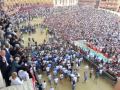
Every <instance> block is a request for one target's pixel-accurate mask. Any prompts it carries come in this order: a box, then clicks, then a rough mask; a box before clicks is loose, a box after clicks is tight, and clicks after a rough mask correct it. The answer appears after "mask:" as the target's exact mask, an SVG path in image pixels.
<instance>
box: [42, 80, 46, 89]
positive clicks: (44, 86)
mask: <svg viewBox="0 0 120 90" xmlns="http://www.w3.org/2000/svg"><path fill="white" fill-rule="evenodd" d="M46 87H47V83H46V81H44V82H43V83H42V89H43V90H46Z"/></svg>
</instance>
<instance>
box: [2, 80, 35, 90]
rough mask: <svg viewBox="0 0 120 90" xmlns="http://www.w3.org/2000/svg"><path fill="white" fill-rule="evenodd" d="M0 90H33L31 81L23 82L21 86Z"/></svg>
mask: <svg viewBox="0 0 120 90" xmlns="http://www.w3.org/2000/svg"><path fill="white" fill-rule="evenodd" d="M0 85H1V84H0ZM0 90H34V88H33V83H32V80H31V79H30V80H28V81H25V82H24V83H23V84H22V85H13V86H9V87H5V88H2V89H0Z"/></svg>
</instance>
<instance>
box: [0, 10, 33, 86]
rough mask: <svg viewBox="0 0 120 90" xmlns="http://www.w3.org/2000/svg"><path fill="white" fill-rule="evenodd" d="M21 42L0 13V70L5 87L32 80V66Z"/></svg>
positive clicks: (8, 21)
mask: <svg viewBox="0 0 120 90" xmlns="http://www.w3.org/2000/svg"><path fill="white" fill-rule="evenodd" d="M26 53H28V52H27V50H26V49H25V48H24V46H23V40H22V39H21V38H20V35H18V31H17V30H16V27H15V26H14V24H13V23H12V22H11V21H10V18H9V16H7V15H6V14H5V13H4V11H2V10H1V11H0V70H1V73H2V76H3V79H4V80H5V83H6V86H10V85H21V84H23V82H24V81H26V80H28V79H30V78H33V69H32V64H31V63H30V59H29V55H28V54H26Z"/></svg>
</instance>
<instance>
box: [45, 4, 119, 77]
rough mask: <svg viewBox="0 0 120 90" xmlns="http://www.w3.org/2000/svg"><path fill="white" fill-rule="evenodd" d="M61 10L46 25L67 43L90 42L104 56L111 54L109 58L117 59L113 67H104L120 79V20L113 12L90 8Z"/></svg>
mask: <svg viewBox="0 0 120 90" xmlns="http://www.w3.org/2000/svg"><path fill="white" fill-rule="evenodd" d="M59 10H60V11H61V12H60V13H58V14H53V15H51V16H49V17H47V18H46V19H45V21H44V23H43V25H45V26H47V27H48V28H49V29H50V30H54V31H55V32H57V34H59V35H60V36H61V37H63V38H64V39H65V40H69V41H77V40H86V41H87V43H89V44H92V45H94V46H95V47H98V48H101V49H102V53H104V54H106V53H107V54H108V55H107V56H108V58H113V57H114V59H113V60H112V61H111V62H110V63H109V64H104V65H103V66H105V68H106V69H107V70H108V71H110V72H112V73H114V74H115V75H117V77H119V75H120V67H119V64H120V60H119V56H120V52H119V50H120V42H119V41H120V31H119V28H120V27H119V25H120V17H119V16H118V15H117V14H114V13H111V12H109V11H106V10H102V9H95V8H90V7H89V8H88V7H79V6H78V7H77V6H75V7H72V8H70V7H69V8H59ZM98 62H99V61H98ZM115 65H116V66H115Z"/></svg>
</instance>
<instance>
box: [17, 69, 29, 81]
mask: <svg viewBox="0 0 120 90" xmlns="http://www.w3.org/2000/svg"><path fill="white" fill-rule="evenodd" d="M18 76H19V77H20V79H22V80H24V81H27V80H29V74H28V73H27V72H26V71H23V70H20V71H19V72H18Z"/></svg>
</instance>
